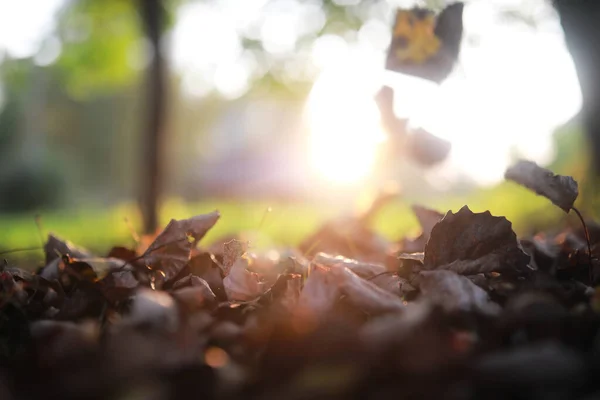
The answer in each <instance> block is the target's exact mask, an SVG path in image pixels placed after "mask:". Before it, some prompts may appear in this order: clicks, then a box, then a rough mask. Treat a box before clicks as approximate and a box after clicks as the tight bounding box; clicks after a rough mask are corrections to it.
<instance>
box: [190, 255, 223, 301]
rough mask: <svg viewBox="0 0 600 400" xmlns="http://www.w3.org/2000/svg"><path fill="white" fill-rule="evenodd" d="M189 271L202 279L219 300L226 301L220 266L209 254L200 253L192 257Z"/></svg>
mask: <svg viewBox="0 0 600 400" xmlns="http://www.w3.org/2000/svg"><path fill="white" fill-rule="evenodd" d="M186 268H187V269H189V273H191V274H192V275H194V276H197V277H199V278H202V279H204V280H205V281H206V282H207V283H208V285H209V286H210V288H211V290H212V291H213V293H214V294H215V295H216V296H217V298H218V299H219V300H220V301H226V300H227V295H226V293H225V287H224V286H223V276H222V270H221V268H220V267H219V266H218V265H217V264H216V263H215V262H214V261H213V259H212V258H211V256H210V254H208V253H201V254H199V255H197V256H195V257H192V259H191V260H190V262H189V263H188V265H187V266H186Z"/></svg>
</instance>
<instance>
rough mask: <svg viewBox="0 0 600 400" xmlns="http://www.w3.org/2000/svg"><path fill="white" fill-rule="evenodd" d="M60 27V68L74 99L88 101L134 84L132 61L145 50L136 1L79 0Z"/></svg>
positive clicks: (134, 72)
mask: <svg viewBox="0 0 600 400" xmlns="http://www.w3.org/2000/svg"><path fill="white" fill-rule="evenodd" d="M59 24H60V25H59V36H60V38H61V40H62V42H63V51H62V53H61V56H60V58H59V60H58V65H59V67H60V68H61V69H62V71H63V79H64V80H65V81H66V87H67V90H68V91H69V93H70V94H71V95H73V96H75V97H78V98H80V97H85V96H87V95H90V94H94V93H97V92H106V91H109V90H111V89H114V88H115V87H119V86H122V85H126V84H130V83H131V82H132V80H133V78H134V76H135V74H136V71H135V69H134V68H132V63H131V61H130V60H131V58H132V57H135V56H136V53H139V52H140V51H141V50H143V49H142V48H141V43H142V42H141V38H142V34H141V28H140V22H139V17H138V15H137V12H136V9H135V2H134V1H121V0H102V1H95V0H79V1H76V2H74V3H73V4H72V6H70V7H68V8H67V9H66V10H65V12H64V14H63V15H62V17H61V19H60V22H59Z"/></svg>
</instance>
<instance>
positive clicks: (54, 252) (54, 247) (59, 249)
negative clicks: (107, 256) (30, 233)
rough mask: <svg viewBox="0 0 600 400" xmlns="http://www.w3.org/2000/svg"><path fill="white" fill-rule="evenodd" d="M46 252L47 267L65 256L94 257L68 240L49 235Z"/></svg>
mask: <svg viewBox="0 0 600 400" xmlns="http://www.w3.org/2000/svg"><path fill="white" fill-rule="evenodd" d="M44 252H45V253H46V265H48V264H50V262H51V261H53V260H56V259H57V258H60V257H61V256H63V255H69V256H71V257H75V258H88V257H93V256H92V253H90V252H89V251H88V250H86V249H84V248H82V247H78V246H76V245H74V244H73V243H71V242H70V241H68V240H62V239H60V238H59V237H58V236H56V235H53V234H49V235H48V241H47V242H46V244H45V245H44Z"/></svg>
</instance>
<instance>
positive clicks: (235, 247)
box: [222, 239, 248, 276]
mask: <svg viewBox="0 0 600 400" xmlns="http://www.w3.org/2000/svg"><path fill="white" fill-rule="evenodd" d="M247 250H248V243H247V242H242V241H240V240H237V239H232V240H230V241H229V242H227V243H224V244H223V265H222V268H223V274H224V275H225V276H227V275H228V274H229V272H230V270H231V268H232V267H233V264H235V262H236V261H237V260H238V259H239V258H240V257H241V256H243V255H244V253H246V251H247Z"/></svg>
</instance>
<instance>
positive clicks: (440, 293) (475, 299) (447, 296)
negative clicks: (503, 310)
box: [419, 271, 499, 313]
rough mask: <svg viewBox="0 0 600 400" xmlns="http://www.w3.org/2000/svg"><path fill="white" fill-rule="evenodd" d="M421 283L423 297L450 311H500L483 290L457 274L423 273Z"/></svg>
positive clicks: (447, 272)
mask: <svg viewBox="0 0 600 400" xmlns="http://www.w3.org/2000/svg"><path fill="white" fill-rule="evenodd" d="M419 283H420V284H419V288H420V289H421V294H422V296H423V297H425V298H426V299H427V300H430V301H432V302H433V303H435V304H439V305H440V306H442V307H444V308H445V309H446V310H448V311H473V310H478V311H481V312H484V313H497V312H498V311H499V307H498V305H497V304H495V303H492V302H491V301H490V300H489V298H488V294H487V293H486V292H485V291H484V290H483V289H481V288H480V287H479V286H477V285H475V284H474V283H473V282H471V281H470V280H469V279H467V278H466V277H464V276H460V275H458V274H457V273H455V272H452V271H422V272H421V277H420V280H419Z"/></svg>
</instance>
